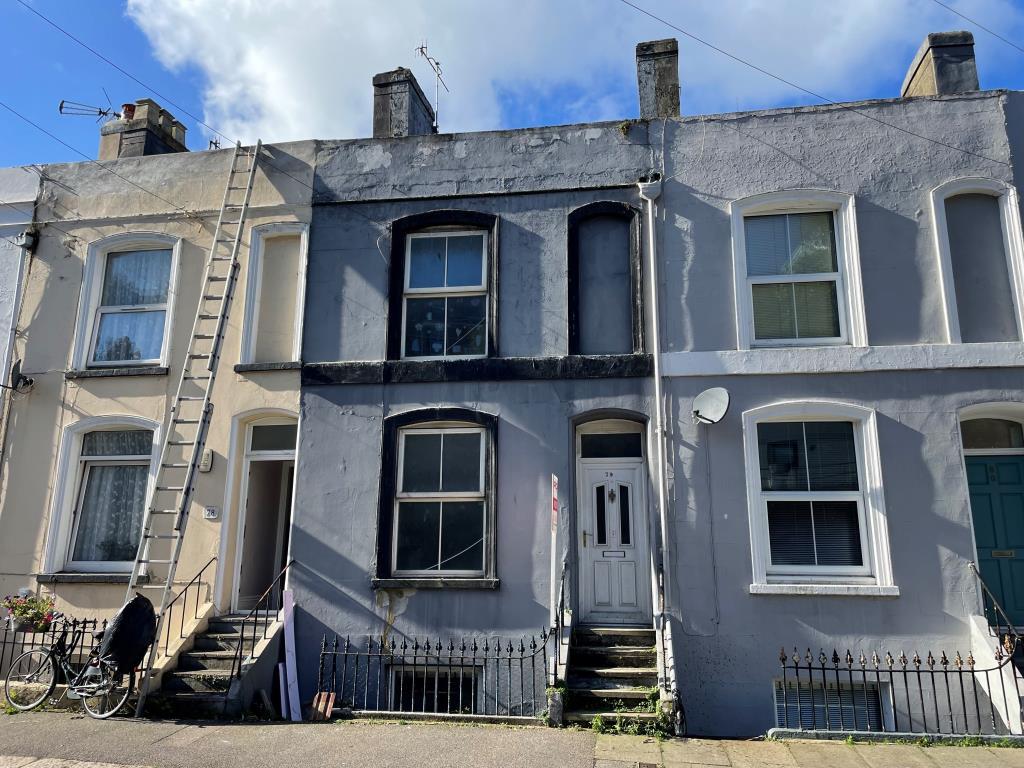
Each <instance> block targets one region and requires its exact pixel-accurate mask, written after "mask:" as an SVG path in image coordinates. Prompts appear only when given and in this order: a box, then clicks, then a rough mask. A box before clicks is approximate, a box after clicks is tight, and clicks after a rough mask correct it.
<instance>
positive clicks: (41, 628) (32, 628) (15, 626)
mask: <svg viewBox="0 0 1024 768" xmlns="http://www.w3.org/2000/svg"><path fill="white" fill-rule="evenodd" d="M8 626H9V629H10V630H11V631H12V632H46V631H47V630H48V629H49V628H50V623H49V622H47V623H45V624H38V625H37V624H34V623H32V622H31V621H23V620H19V619H15V618H13V617H12V618H10V619H8Z"/></svg>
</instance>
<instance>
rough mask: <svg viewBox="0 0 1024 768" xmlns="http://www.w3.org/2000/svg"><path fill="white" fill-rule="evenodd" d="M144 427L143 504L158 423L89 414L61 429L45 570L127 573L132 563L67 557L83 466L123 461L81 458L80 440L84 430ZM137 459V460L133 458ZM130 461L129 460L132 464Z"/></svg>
mask: <svg viewBox="0 0 1024 768" xmlns="http://www.w3.org/2000/svg"><path fill="white" fill-rule="evenodd" d="M127 429H147V430H152V432H153V452H152V455H151V458H150V463H149V482H148V485H147V488H146V503H149V498H150V496H151V495H152V492H153V484H154V482H155V481H156V468H157V464H158V463H159V461H160V455H159V454H160V440H161V434H160V433H161V429H162V427H161V424H160V422H157V421H153V420H152V419H146V418H143V417H141V416H91V417H88V418H85V419H81V420H80V421H77V422H75V423H74V424H71V425H69V426H67V427H65V428H64V432H63V434H62V435H61V441H60V447H59V449H58V451H57V467H56V477H55V478H54V492H53V499H52V501H51V505H50V523H49V526H48V530H47V535H46V548H45V551H44V554H43V571H44V572H45V573H58V572H71V573H129V572H131V569H132V565H133V562H132V561H131V560H128V561H120V560H118V561H89V562H74V561H72V560H71V545H72V542H73V540H74V533H75V532H74V528H75V526H76V525H77V521H76V519H75V518H76V516H75V508H76V506H77V505H78V502H79V501H80V498H81V494H82V493H83V492H84V489H85V484H84V482H83V481H84V479H85V472H84V470H85V465H86V464H103V463H111V462H113V463H124V462H123V461H119V460H118V457H103V458H102V459H93V460H88V459H83V457H82V441H83V438H84V436H85V434H86V433H87V432H100V431H119V430H127ZM135 461H137V460H135ZM135 461H133V463H135Z"/></svg>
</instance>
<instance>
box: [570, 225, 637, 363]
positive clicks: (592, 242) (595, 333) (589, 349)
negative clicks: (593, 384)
mask: <svg viewBox="0 0 1024 768" xmlns="http://www.w3.org/2000/svg"><path fill="white" fill-rule="evenodd" d="M578 238H579V239H578V243H579V353H580V354H583V355H610V354H628V353H630V352H632V351H633V284H632V278H631V268H630V247H629V243H630V222H629V221H628V220H627V219H624V218H622V217H614V216H595V217H593V218H589V219H586V220H584V221H583V222H581V223H580V225H579V230H578Z"/></svg>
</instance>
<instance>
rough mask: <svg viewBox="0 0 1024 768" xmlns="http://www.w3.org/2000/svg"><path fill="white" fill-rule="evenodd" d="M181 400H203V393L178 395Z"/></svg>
mask: <svg viewBox="0 0 1024 768" xmlns="http://www.w3.org/2000/svg"><path fill="white" fill-rule="evenodd" d="M178 399H179V400H203V399H205V398H203V396H202V395H178Z"/></svg>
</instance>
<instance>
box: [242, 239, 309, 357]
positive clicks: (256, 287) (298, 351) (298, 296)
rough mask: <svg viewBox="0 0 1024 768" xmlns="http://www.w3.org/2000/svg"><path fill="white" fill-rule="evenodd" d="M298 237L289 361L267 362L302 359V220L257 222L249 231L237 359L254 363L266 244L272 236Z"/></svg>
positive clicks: (306, 246) (304, 261)
mask: <svg viewBox="0 0 1024 768" xmlns="http://www.w3.org/2000/svg"><path fill="white" fill-rule="evenodd" d="M292 235H298V236H299V264H298V268H299V274H298V280H297V281H296V285H295V319H294V326H293V337H292V338H293V344H292V357H291V360H275V361H271V362H282V363H287V362H298V361H299V360H301V359H302V329H303V322H302V318H303V314H304V312H305V303H306V264H307V261H308V256H309V225H308V224H306V223H304V222H295V221H287V222H284V221H282V222H273V223H271V224H260V225H258V226H255V227H253V228H252V229H251V230H250V235H249V242H250V245H249V264H248V268H247V270H246V275H247V277H246V286H245V314H244V316H243V320H242V342H241V349H240V351H239V355H238V358H239V362H241V363H243V364H248V363H252V362H254V360H253V359H254V357H255V356H256V341H257V339H258V338H259V335H258V334H259V316H260V294H261V292H262V289H263V263H264V258H265V257H264V254H265V252H266V243H267V241H268V240H272V239H274V238H276V237H288V236H292Z"/></svg>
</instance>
